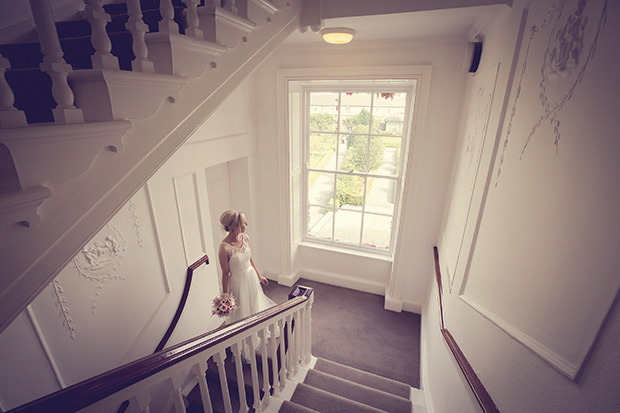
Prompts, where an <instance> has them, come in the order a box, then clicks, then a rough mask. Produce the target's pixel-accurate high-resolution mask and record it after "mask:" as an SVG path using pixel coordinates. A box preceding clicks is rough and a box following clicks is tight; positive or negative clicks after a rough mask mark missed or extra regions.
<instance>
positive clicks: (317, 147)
mask: <svg viewBox="0 0 620 413" xmlns="http://www.w3.org/2000/svg"><path fill="white" fill-rule="evenodd" d="M335 154H336V135H329V134H325V133H311V134H310V144H309V150H308V155H309V159H308V164H309V166H310V168H316V169H334V168H335V167H336V158H335V157H334V155H335Z"/></svg>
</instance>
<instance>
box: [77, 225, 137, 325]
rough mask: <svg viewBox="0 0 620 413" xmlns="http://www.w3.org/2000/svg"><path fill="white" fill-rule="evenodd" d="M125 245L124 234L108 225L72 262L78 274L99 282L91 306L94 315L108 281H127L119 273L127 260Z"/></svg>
mask: <svg viewBox="0 0 620 413" xmlns="http://www.w3.org/2000/svg"><path fill="white" fill-rule="evenodd" d="M125 244H126V243H125V238H124V237H123V234H122V233H121V232H120V231H119V230H118V229H117V228H116V227H114V226H113V225H109V224H108V225H106V226H105V227H104V229H103V230H102V231H101V232H99V234H98V235H97V239H95V240H93V241H91V242H90V243H89V244H87V245H86V246H85V247H84V248H83V249H82V251H81V253H79V254H78V255H76V256H75V258H73V260H72V262H73V265H74V266H75V268H76V269H77V271H78V273H80V274H81V275H82V276H83V277H84V278H86V279H88V280H90V281H95V282H97V287H96V290H95V296H94V297H93V299H92V301H91V306H90V310H91V313H92V314H93V315H94V314H95V312H96V310H97V301H98V300H99V296H100V295H101V292H102V290H103V285H104V284H105V283H106V281H108V280H111V279H116V280H124V279H125V276H124V275H120V274H118V273H117V271H118V269H119V267H120V266H121V263H122V261H123V258H125Z"/></svg>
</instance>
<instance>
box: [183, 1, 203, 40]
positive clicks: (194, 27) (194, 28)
mask: <svg viewBox="0 0 620 413" xmlns="http://www.w3.org/2000/svg"><path fill="white" fill-rule="evenodd" d="M199 2H200V0H183V3H185V18H186V19H187V28H186V29H185V35H186V36H191V37H195V38H197V39H204V33H203V32H202V30H200V29H199V28H198V23H199V19H198V11H197V10H196V8H197V7H198V3H199Z"/></svg>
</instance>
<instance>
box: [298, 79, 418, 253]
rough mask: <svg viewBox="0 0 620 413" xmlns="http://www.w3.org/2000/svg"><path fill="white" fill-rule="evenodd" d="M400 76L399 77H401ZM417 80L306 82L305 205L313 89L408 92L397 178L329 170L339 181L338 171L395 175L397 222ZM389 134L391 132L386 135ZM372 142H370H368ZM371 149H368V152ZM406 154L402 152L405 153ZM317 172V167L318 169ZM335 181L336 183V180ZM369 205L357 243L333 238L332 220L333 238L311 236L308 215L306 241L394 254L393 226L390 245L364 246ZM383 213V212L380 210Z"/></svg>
mask: <svg viewBox="0 0 620 413" xmlns="http://www.w3.org/2000/svg"><path fill="white" fill-rule="evenodd" d="M369 80H370V81H373V80H376V79H369ZM399 80H400V79H399ZM402 80H403V81H408V82H411V80H410V79H402ZM415 87H416V85H415V84H410V85H408V86H393V85H390V84H389V83H388V82H385V83H381V82H378V83H375V84H374V85H370V84H369V83H365V84H361V85H360V84H347V83H346V81H345V82H340V81H337V80H336V81H334V83H333V84H320V85H313V84H312V83H311V81H310V83H308V84H305V85H303V97H304V99H303V106H302V108H301V110H300V111H303V115H302V119H303V120H304V121H305V124H304V131H303V133H302V136H301V139H302V142H303V144H304V145H303V153H302V155H303V158H302V159H303V162H302V179H301V182H302V188H303V191H302V204H303V205H305V206H309V200H308V191H309V188H308V178H309V173H310V172H311V171H312V170H313V169H314V168H311V167H310V166H309V165H308V158H309V152H310V148H309V145H310V139H309V136H310V124H309V123H310V117H309V116H308V115H309V106H310V93H320V92H328V93H347V92H353V93H371V94H373V95H374V94H375V93H377V92H396V93H407V100H406V102H405V114H406V115H405V123H404V125H403V129H402V133H401V134H400V138H401V156H400V159H399V165H398V174H397V175H396V177H395V178H394V176H392V175H388V176H385V175H380V174H373V173H370V172H346V171H341V170H334V171H328V172H329V173H332V172H333V173H334V180H335V181H336V180H337V179H338V175H353V176H365V177H375V178H379V179H393V180H394V181H395V188H396V200H397V202H396V203H395V205H394V211H393V212H392V220H393V223H395V222H396V218H397V217H398V214H399V206H400V199H401V192H402V191H401V188H402V179H403V171H404V167H405V164H406V158H407V156H406V155H407V153H408V152H407V148H408V147H409V136H410V133H409V130H410V123H411V119H412V117H413V115H412V113H411V112H412V102H411V101H412V98H413V97H415V93H416V91H415ZM375 99H377V98H376V97H375V96H371V112H370V115H371V123H372V114H373V113H374V112H373V111H372V109H373V107H372V106H373V103H374V100H375ZM337 123H338V124H340V111H339V114H338V120H337ZM371 129H372V128H371ZM362 135H365V136H371V135H372V133H371V131H370V130H369V131H368V133H367V134H362ZM385 136H388V135H385ZM369 144H370V143H368V145H369ZM368 150H369V148H367V151H368ZM367 153H368V152H367ZM403 154H404V155H405V156H402V155H403ZM368 160H369V158H367V160H366V161H367V162H368ZM317 172H318V170H317ZM334 185H335V183H334ZM366 195H367V194H366V186H365V187H364V199H366ZM365 209H366V205H365V203H364V204H362V211H361V214H362V216H361V224H360V225H361V228H360V241H359V243H358V244H350V243H345V242H341V241H335V240H333V238H334V236H335V231H336V229H335V226H334V225H333V224H332V232H331V238H332V239H331V240H325V239H322V238H317V237H311V236H309V235H308V221H307V219H304V220H302V226H301V231H302V239H303V241H305V242H310V243H317V244H323V245H327V246H336V247H339V248H347V249H354V250H361V251H365V252H371V253H376V254H388V255H389V254H391V253H392V251H393V249H394V239H395V237H394V233H395V230H394V229H393V230H391V231H390V239H389V247H388V248H387V249H384V248H376V247H370V246H365V245H363V244H362V242H361V241H362V237H363V230H364V219H365V218H366V215H367V214H371V215H373V213H369V212H366V210H365ZM334 212H335V211H332V213H334ZM378 215H380V214H378Z"/></svg>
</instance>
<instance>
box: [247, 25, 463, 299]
mask: <svg viewBox="0 0 620 413" xmlns="http://www.w3.org/2000/svg"><path fill="white" fill-rule="evenodd" d="M465 43H466V39H465V38H461V37H456V38H455V37H450V38H440V39H417V40H402V41H399V42H396V43H393V44H385V43H381V44H379V43H374V44H358V45H356V44H355V43H351V44H350V45H347V46H344V47H333V46H329V45H315V46H308V45H290V46H287V45H282V46H281V47H280V49H278V50H277V51H276V52H275V53H274V54H273V55H272V56H271V57H270V58H269V59H268V60H267V61H265V62H264V63H263V65H262V66H260V67H259V68H258V69H257V70H256V72H255V73H254V75H253V76H254V84H255V96H256V99H257V105H256V106H257V114H256V118H257V131H256V132H257V136H259V138H258V140H257V144H258V148H257V150H258V154H259V157H258V160H259V171H260V172H259V174H258V179H259V186H260V191H261V196H260V197H259V199H258V204H257V205H258V209H259V215H260V216H261V225H263V227H262V228H265V229H268V231H263V230H261V231H259V237H260V239H261V243H262V244H269V245H275V246H283V245H285V244H284V243H286V242H287V240H286V239H285V237H286V229H285V227H286V218H285V217H286V213H285V210H284V208H285V207H286V204H287V202H288V200H286V199H285V198H286V196H287V194H286V193H285V192H283V191H282V190H281V188H286V185H287V183H286V174H285V171H286V165H284V159H285V156H284V154H283V153H282V152H283V151H284V150H285V148H284V147H282V145H281V144H280V142H279V141H278V132H279V127H280V125H281V124H283V122H284V121H285V120H284V119H278V116H277V110H276V108H277V107H278V103H279V102H278V101H277V93H276V92H277V87H278V86H277V82H276V76H277V70H278V69H283V68H317V67H345V68H346V67H361V66H381V65H385V66H397V65H431V66H432V75H431V84H430V91H429V101H428V108H427V114H428V116H427V117H426V118H425V119H422V122H424V124H425V125H424V126H425V128H424V134H423V135H422V136H419V137H417V138H416V142H414V143H413V146H414V148H413V150H414V152H415V151H418V153H417V155H416V154H415V153H414V159H417V160H418V161H417V163H416V164H414V166H413V168H412V170H410V175H409V183H408V185H409V186H410V187H411V188H410V190H408V194H409V195H408V197H409V199H406V200H405V202H406V205H407V206H406V208H405V210H404V211H403V214H404V217H405V218H404V220H403V226H402V227H401V233H402V235H403V237H402V241H401V243H402V245H401V246H400V247H399V248H401V247H402V248H405V250H407V251H413V253H411V254H406V255H407V256H406V257H403V262H402V264H401V263H399V266H398V273H397V274H396V277H397V278H398V282H397V285H396V290H397V291H398V293H399V296H398V297H396V298H398V299H401V300H402V301H404V302H408V303H414V304H416V305H420V303H423V302H424V301H425V299H426V292H427V290H428V287H429V280H428V277H427V274H428V271H427V269H428V268H432V260H431V259H430V256H427V255H426V254H425V253H424V252H423V251H428V250H430V248H432V246H433V243H434V242H435V240H436V239H437V234H438V228H439V224H440V220H441V215H442V206H443V203H444V201H445V200H444V196H445V188H446V186H447V184H448V180H449V170H450V164H451V162H452V156H453V155H452V154H453V147H454V140H455V135H456V128H457V124H458V118H459V110H460V97H461V95H462V93H463V89H464V86H465V80H466V75H465V73H463V72H462V71H461V66H462V62H463V57H464V53H465ZM279 122H280V123H279ZM414 198H415V199H414ZM310 248H311V247H305V246H304V247H303V249H304V252H303V256H304V257H305V258H302V260H301V261H302V266H303V268H302V271H301V275H302V276H307V277H308V278H316V279H317V280H322V281H325V280H327V279H332V280H335V281H337V280H336V279H335V278H334V277H332V275H340V276H343V277H342V278H340V282H341V283H344V284H345V285H346V286H348V287H351V288H357V289H361V290H365V291H371V292H376V293H381V294H382V293H383V291H384V288H385V287H386V286H387V285H388V284H389V281H390V274H391V271H392V266H391V263H389V262H387V263H386V261H384V260H378V261H377V262H374V263H373V265H368V264H369V260H368V259H366V258H363V259H357V257H356V256H355V255H354V254H338V253H336V254H334V253H330V252H327V251H325V250H321V249H312V250H310ZM306 250H307V251H306ZM262 253H263V257H262V261H263V265H264V266H265V268H266V269H267V270H268V273H269V274H270V275H271V276H273V277H278V276H281V275H290V274H288V273H287V272H288V271H289V268H287V257H286V254H287V252H286V249H285V248H284V247H275V248H271V249H269V250H265V251H262ZM336 268H337V271H336V270H335V269H336ZM326 271H329V272H330V274H325V273H326ZM347 280H348V281H347Z"/></svg>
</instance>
